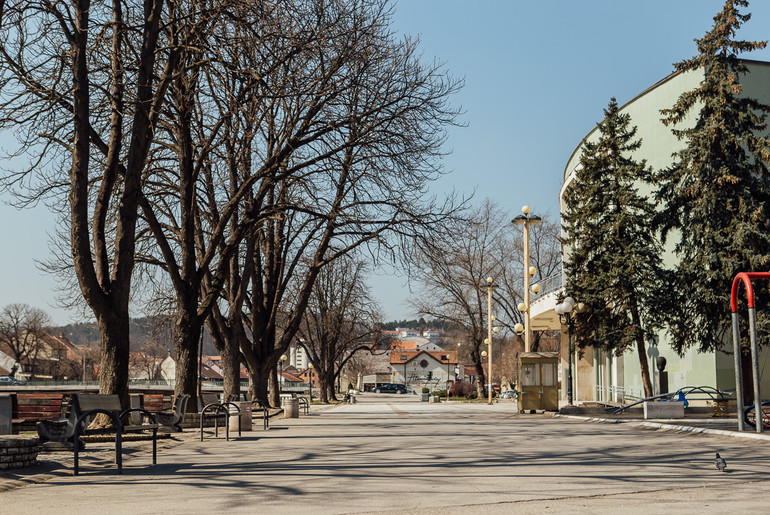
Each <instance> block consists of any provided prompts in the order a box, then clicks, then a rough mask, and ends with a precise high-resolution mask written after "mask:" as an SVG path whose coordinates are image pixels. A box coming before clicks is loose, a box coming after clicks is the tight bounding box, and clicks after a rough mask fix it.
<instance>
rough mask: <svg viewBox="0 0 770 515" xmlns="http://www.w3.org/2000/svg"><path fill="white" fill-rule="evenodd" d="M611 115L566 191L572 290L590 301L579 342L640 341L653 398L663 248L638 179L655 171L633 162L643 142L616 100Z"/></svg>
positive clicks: (615, 348)
mask: <svg viewBox="0 0 770 515" xmlns="http://www.w3.org/2000/svg"><path fill="white" fill-rule="evenodd" d="M604 115H605V119H604V121H602V122H601V123H600V124H599V128H598V130H599V139H598V141H596V142H594V143H592V142H586V143H585V144H584V146H583V152H582V154H581V156H580V166H579V167H578V170H577V172H576V176H575V180H574V181H573V183H572V184H571V185H570V187H569V188H567V190H566V192H565V194H564V202H565V204H566V213H564V215H563V221H564V228H565V232H566V239H565V243H566V244H568V245H569V248H570V253H569V256H568V258H567V259H566V262H565V264H564V267H565V271H566V274H567V292H568V293H569V294H570V295H571V296H572V297H574V298H575V299H576V300H577V301H579V302H583V303H585V304H586V306H587V307H588V311H587V312H586V313H578V314H577V315H576V317H577V318H576V326H575V331H576V335H577V342H578V344H579V345H580V346H581V347H584V346H592V347H597V348H603V349H605V350H607V351H612V352H615V353H616V354H621V353H622V352H624V351H626V350H627V349H629V348H632V347H634V346H635V347H636V350H637V353H638V355H639V365H640V367H641V373H642V374H641V375H642V382H643V384H644V391H645V395H646V396H647V397H650V396H651V395H652V383H651V381H650V371H649V366H648V363H647V358H646V353H645V340H646V339H647V338H648V337H649V336H651V335H652V334H653V331H654V330H655V328H656V318H657V316H656V313H655V310H654V306H655V288H656V285H657V284H658V282H659V280H660V270H661V267H660V258H659V256H660V246H659V243H658V242H657V240H656V239H655V238H654V236H653V235H654V230H653V228H652V223H653V219H654V214H655V210H654V207H653V205H652V204H651V202H650V201H649V200H648V198H647V197H646V196H645V195H643V194H641V193H640V192H639V185H641V184H644V183H645V182H649V181H650V180H651V176H652V172H651V170H650V169H649V168H648V167H647V165H646V163H645V162H636V161H634V159H633V157H632V154H633V153H634V152H635V151H636V150H638V149H639V147H640V146H641V140H640V139H635V138H636V127H631V117H630V116H629V115H628V114H623V113H621V112H620V110H619V108H618V105H617V102H616V101H615V99H614V98H612V99H611V100H610V103H609V106H608V107H607V109H605V110H604Z"/></svg>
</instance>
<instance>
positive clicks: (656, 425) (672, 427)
mask: <svg viewBox="0 0 770 515" xmlns="http://www.w3.org/2000/svg"><path fill="white" fill-rule="evenodd" d="M553 417H554V418H566V419H572V420H580V421H583V422H598V423H602V424H629V425H632V426H637V427H646V428H649V429H663V430H664V431H679V432H687V433H701V434H707V435H721V436H732V437H733V438H748V439H749V440H765V441H770V435H765V434H759V433H739V432H737V431H727V430H725V429H708V428H705V427H692V426H682V425H677V424H664V423H662V422H644V421H641V420H618V419H614V418H601V417H582V416H580V415H562V414H560V413H554V414H553Z"/></svg>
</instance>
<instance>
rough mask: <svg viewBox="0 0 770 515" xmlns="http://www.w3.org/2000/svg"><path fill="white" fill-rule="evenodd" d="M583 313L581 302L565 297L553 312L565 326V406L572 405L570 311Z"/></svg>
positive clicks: (571, 328) (584, 307)
mask: <svg viewBox="0 0 770 515" xmlns="http://www.w3.org/2000/svg"><path fill="white" fill-rule="evenodd" d="M573 309H575V311H577V312H578V313H583V312H584V311H585V310H586V306H585V304H583V303H582V302H580V303H578V304H577V305H576V304H575V299H573V298H572V297H567V298H566V299H564V300H563V301H562V303H561V304H557V305H556V308H555V311H556V314H557V315H559V320H560V321H561V323H562V324H564V325H566V326H567V404H569V405H570V406H571V405H572V400H573V394H572V330H573V329H574V327H575V320H574V318H572V310H573Z"/></svg>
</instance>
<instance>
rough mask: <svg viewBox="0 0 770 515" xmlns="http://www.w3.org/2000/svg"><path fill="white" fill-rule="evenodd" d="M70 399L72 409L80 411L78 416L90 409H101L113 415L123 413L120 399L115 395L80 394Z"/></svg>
mask: <svg viewBox="0 0 770 515" xmlns="http://www.w3.org/2000/svg"><path fill="white" fill-rule="evenodd" d="M72 399H73V403H72V407H73V409H75V410H78V411H80V413H79V414H78V416H80V415H81V414H83V412H86V411H88V410H92V409H103V410H107V411H112V412H114V413H120V412H121V411H123V408H122V407H121V405H120V397H118V396H117V395H116V394H100V393H81V394H75V395H73V396H72Z"/></svg>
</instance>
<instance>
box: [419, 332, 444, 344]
mask: <svg viewBox="0 0 770 515" xmlns="http://www.w3.org/2000/svg"><path fill="white" fill-rule="evenodd" d="M422 337H423V338H427V339H428V340H430V341H432V342H435V341H437V340H438V339H439V338H441V333H440V332H438V331H423V332H422Z"/></svg>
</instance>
